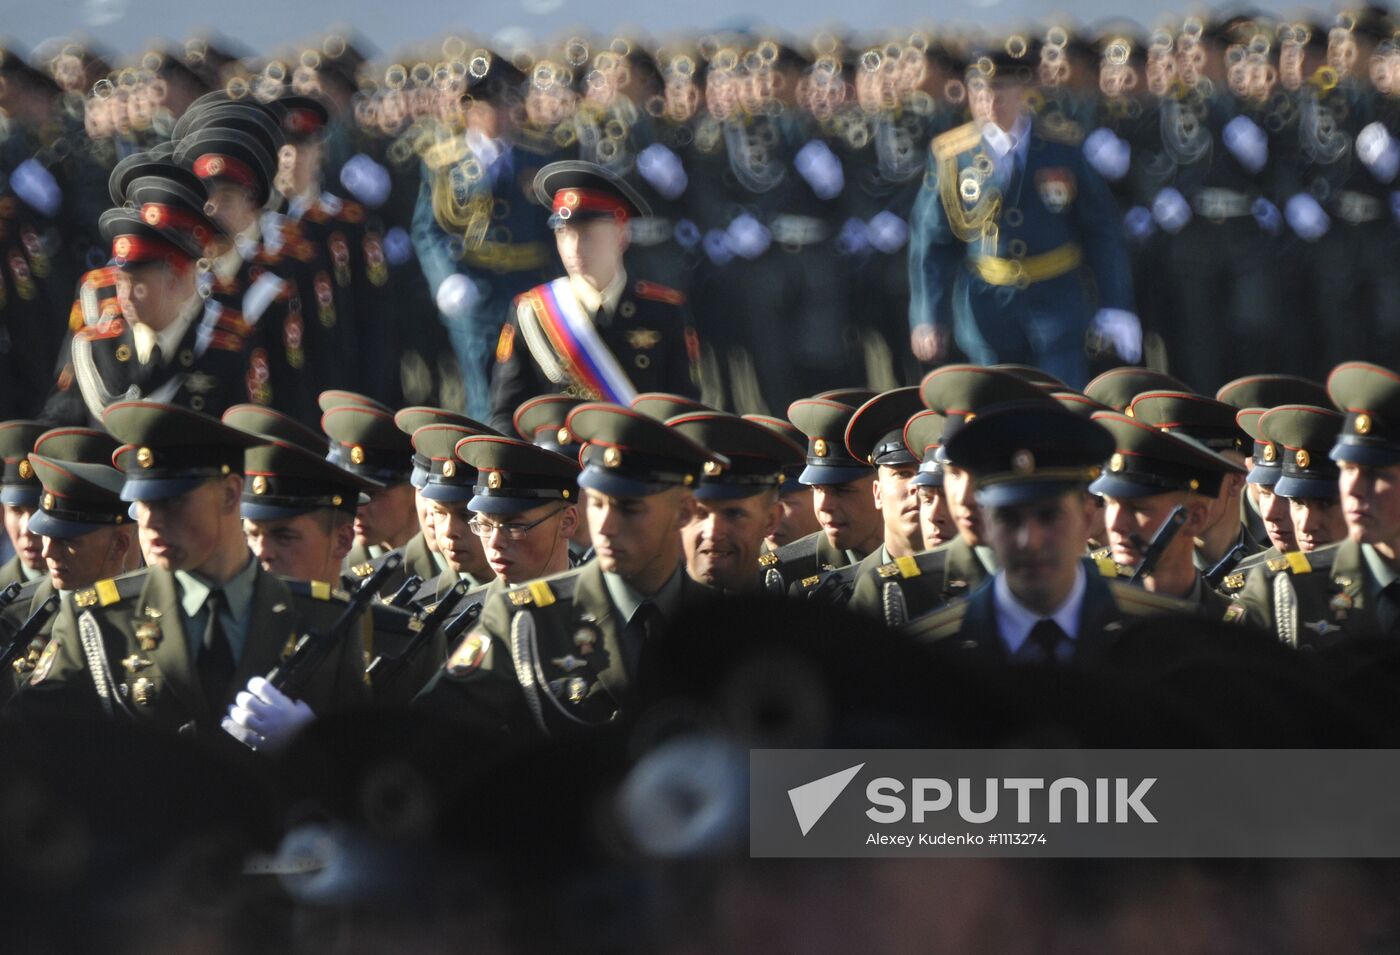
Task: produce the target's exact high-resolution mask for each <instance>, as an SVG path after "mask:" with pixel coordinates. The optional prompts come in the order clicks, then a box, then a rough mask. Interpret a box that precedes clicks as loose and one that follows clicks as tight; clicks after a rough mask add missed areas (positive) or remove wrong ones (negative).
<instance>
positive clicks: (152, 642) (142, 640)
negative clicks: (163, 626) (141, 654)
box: [136, 620, 161, 652]
mask: <svg viewBox="0 0 1400 955" xmlns="http://www.w3.org/2000/svg"><path fill="white" fill-rule="evenodd" d="M160 636H161V634H160V624H158V623H156V622H155V621H153V620H145V621H142V622H141V623H139V624H137V625H136V642H137V643H139V644H140V645H141V649H142V650H145V651H148V652H149V651H151V650H154V649H155V648H156V647H158V646H160Z"/></svg>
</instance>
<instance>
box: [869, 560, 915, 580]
mask: <svg viewBox="0 0 1400 955" xmlns="http://www.w3.org/2000/svg"><path fill="white" fill-rule="evenodd" d="M875 573H877V574H879V575H880V576H881V577H884V578H887V579H888V578H890V577H902V578H904V579H905V580H908V579H909V578H910V577H918V576H919V575H920V574H922V573H923V569H922V568H920V567H919V562H918V560H916V559H915V558H913V557H896V558H895V559H894V560H892V561H890V562H889V563H888V564H881V565H880V566H879V567H876V568H875Z"/></svg>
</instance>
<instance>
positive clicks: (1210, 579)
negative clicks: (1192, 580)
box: [1205, 541, 1245, 590]
mask: <svg viewBox="0 0 1400 955" xmlns="http://www.w3.org/2000/svg"><path fill="white" fill-rule="evenodd" d="M1244 550H1245V548H1244V541H1238V542H1237V543H1236V544H1235V546H1234V547H1231V548H1230V549H1229V550H1227V551H1226V552H1225V556H1224V557H1222V558H1220V560H1219V561H1218V562H1217V563H1216V565H1215V566H1214V567H1212V568H1211V569H1210V570H1208V571H1206V573H1205V581H1206V586H1207V587H1209V588H1211V589H1212V590H1214V589H1215V588H1216V587H1219V586H1220V582H1221V581H1222V580H1224V579H1225V575H1226V574H1228V573H1229V572H1230V571H1232V570H1234V569H1235V565H1236V564H1238V563H1239V562H1240V561H1242V560H1244Z"/></svg>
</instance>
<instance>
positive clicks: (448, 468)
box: [442, 461, 457, 477]
mask: <svg viewBox="0 0 1400 955" xmlns="http://www.w3.org/2000/svg"><path fill="white" fill-rule="evenodd" d="M456 474H457V462H456V461H444V462H442V476H443V477H455V476H456Z"/></svg>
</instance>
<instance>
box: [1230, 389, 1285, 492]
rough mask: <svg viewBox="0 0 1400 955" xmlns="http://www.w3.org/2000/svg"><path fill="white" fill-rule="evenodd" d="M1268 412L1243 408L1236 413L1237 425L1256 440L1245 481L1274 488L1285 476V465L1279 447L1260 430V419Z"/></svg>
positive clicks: (1262, 409)
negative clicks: (1280, 478) (1281, 477)
mask: <svg viewBox="0 0 1400 955" xmlns="http://www.w3.org/2000/svg"><path fill="white" fill-rule="evenodd" d="M1266 410H1267V409H1265V408H1242V409H1240V410H1239V411H1237V412H1235V423H1236V424H1238V425H1239V426H1240V430H1241V431H1243V432H1244V433H1245V434H1247V435H1249V436H1250V438H1252V439H1253V440H1254V448H1253V450H1252V451H1251V452H1250V464H1251V466H1250V469H1249V474H1247V475H1245V480H1246V481H1248V482H1249V483H1250V484H1258V485H1261V486H1263V487H1273V486H1274V485H1275V484H1277V483H1278V479H1279V477H1280V476H1282V474H1283V465H1282V458H1281V454H1280V452H1279V449H1278V445H1276V444H1274V443H1273V442H1272V441H1270V440H1269V439H1268V438H1266V437H1264V432H1263V431H1261V430H1260V429H1259V419H1260V418H1262V417H1263V416H1264V412H1265V411H1266Z"/></svg>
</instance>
